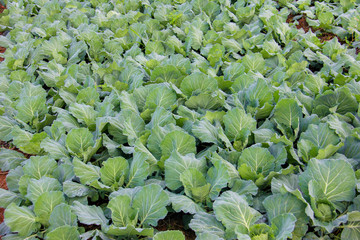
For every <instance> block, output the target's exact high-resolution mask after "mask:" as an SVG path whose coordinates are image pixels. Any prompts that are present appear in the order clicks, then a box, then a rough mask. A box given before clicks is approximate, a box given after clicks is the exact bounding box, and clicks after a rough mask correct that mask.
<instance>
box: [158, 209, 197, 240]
mask: <svg viewBox="0 0 360 240" xmlns="http://www.w3.org/2000/svg"><path fill="white" fill-rule="evenodd" d="M183 216H184V214H183V213H168V215H167V216H166V217H165V218H164V219H162V220H160V221H159V223H158V226H157V227H155V229H156V230H158V231H166V230H179V231H182V232H183V234H184V235H185V239H186V240H194V239H195V238H196V235H195V232H194V231H193V230H191V229H185V227H184V223H183Z"/></svg>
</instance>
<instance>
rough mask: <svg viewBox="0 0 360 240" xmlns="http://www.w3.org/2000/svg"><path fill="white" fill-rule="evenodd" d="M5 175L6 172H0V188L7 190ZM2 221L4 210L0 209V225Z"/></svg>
mask: <svg viewBox="0 0 360 240" xmlns="http://www.w3.org/2000/svg"><path fill="white" fill-rule="evenodd" d="M6 175H7V172H0V188H2V189H7V185H6ZM3 221H4V209H3V208H0V223H2V222H3ZM0 239H1V236H0Z"/></svg>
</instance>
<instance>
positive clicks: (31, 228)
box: [4, 203, 40, 237]
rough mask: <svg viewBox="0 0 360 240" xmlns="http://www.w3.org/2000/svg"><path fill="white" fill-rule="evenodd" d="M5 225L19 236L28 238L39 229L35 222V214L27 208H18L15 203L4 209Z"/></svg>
mask: <svg viewBox="0 0 360 240" xmlns="http://www.w3.org/2000/svg"><path fill="white" fill-rule="evenodd" d="M4 216H5V224H6V225H7V226H8V227H9V228H10V229H11V231H13V232H18V233H19V235H20V236H24V237H26V236H29V235H30V234H31V233H33V232H35V231H37V230H38V229H39V228H40V224H39V223H37V222H36V217H35V214H34V213H33V212H32V211H30V209H29V208H28V207H18V206H16V204H15V203H12V204H10V205H9V207H8V208H6V210H5V213H4Z"/></svg>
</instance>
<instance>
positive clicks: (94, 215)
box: [71, 201, 108, 226]
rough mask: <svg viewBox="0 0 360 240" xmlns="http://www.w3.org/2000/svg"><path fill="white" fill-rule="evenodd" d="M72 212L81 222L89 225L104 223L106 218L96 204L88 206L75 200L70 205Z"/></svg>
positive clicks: (106, 221)
mask: <svg viewBox="0 0 360 240" xmlns="http://www.w3.org/2000/svg"><path fill="white" fill-rule="evenodd" d="M71 209H72V210H73V212H74V213H75V214H76V215H77V217H78V219H79V221H80V222H81V223H84V224H87V225H91V224H95V225H101V226H103V225H106V224H107V223H108V220H107V219H106V217H105V215H104V212H103V210H102V209H101V208H100V207H97V206H88V205H84V204H81V203H80V202H78V201H75V202H74V204H73V206H72V207H71Z"/></svg>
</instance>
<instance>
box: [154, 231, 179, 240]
mask: <svg viewBox="0 0 360 240" xmlns="http://www.w3.org/2000/svg"><path fill="white" fill-rule="evenodd" d="M153 239H154V240H185V236H184V234H183V233H182V232H181V231H179V230H169V231H164V232H159V233H157V234H155V236H154V238H153Z"/></svg>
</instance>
